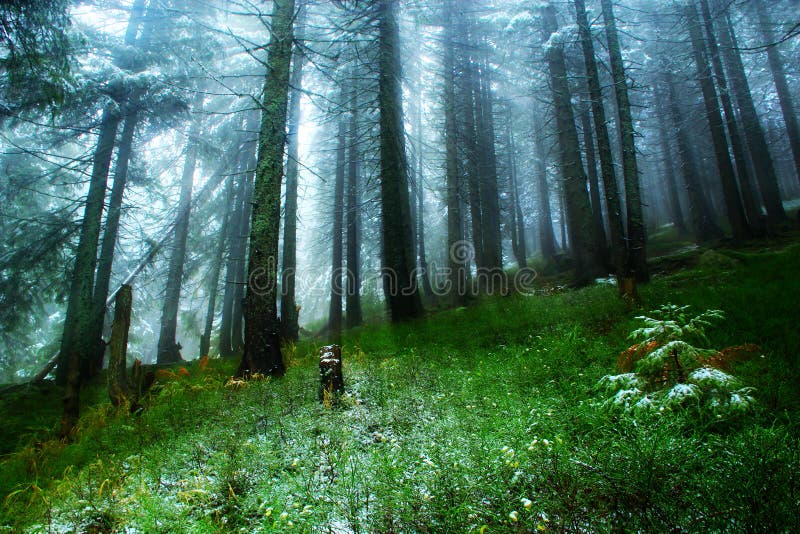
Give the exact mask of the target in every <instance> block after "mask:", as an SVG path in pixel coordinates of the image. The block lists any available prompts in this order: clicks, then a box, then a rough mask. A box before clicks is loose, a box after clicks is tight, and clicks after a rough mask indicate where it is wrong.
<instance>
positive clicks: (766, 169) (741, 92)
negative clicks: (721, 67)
mask: <svg viewBox="0 0 800 534" xmlns="http://www.w3.org/2000/svg"><path fill="white" fill-rule="evenodd" d="M717 20H719V21H720V28H719V42H720V45H721V47H720V48H721V49H722V56H723V58H724V59H725V63H726V66H727V68H728V75H729V76H730V82H731V92H732V94H733V96H734V99H735V100H736V105H737V106H738V107H739V113H740V115H741V119H742V129H743V130H744V135H745V139H746V140H747V146H748V148H749V149H750V158H751V160H752V162H753V166H754V167H755V174H756V179H757V180H758V186H759V189H760V190H761V198H762V199H763V200H764V207H765V208H766V209H767V220H768V222H769V223H770V224H774V223H779V222H782V221H784V220H785V219H786V212H785V211H784V209H783V203H782V202H781V194H780V190H779V189H778V177H777V174H776V173H775V165H774V164H773V162H772V156H771V155H770V152H769V146H768V145H767V138H766V136H765V135H764V128H763V127H762V126H761V121H760V120H759V118H758V113H756V106H755V104H754V103H753V96H752V95H751V94H750V84H749V83H748V81H747V74H746V73H745V71H744V65H743V64H742V58H741V56H740V55H739V51H738V45H737V43H736V34H735V33H734V31H733V26H731V24H730V23H729V21H728V18H727V17H718V19H717Z"/></svg>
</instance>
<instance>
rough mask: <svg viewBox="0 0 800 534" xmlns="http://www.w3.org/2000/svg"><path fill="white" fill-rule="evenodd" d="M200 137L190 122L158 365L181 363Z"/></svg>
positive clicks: (197, 106) (199, 107) (197, 108)
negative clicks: (185, 272) (184, 293)
mask: <svg viewBox="0 0 800 534" xmlns="http://www.w3.org/2000/svg"><path fill="white" fill-rule="evenodd" d="M202 108H203V99H202V96H198V97H197V99H196V100H195V104H194V106H192V110H193V112H195V113H201V112H202ZM199 135H200V118H199V117H197V118H195V119H194V121H193V122H192V126H191V127H190V129H189V134H188V139H187V142H186V159H185V160H184V162H183V174H182V176H181V193H180V199H179V200H178V218H177V222H176V224H175V235H174V236H173V238H172V255H171V256H170V260H169V272H168V273H167V287H166V290H165V291H164V307H163V308H162V310H161V332H160V335H159V337H158V355H157V360H158V363H174V362H179V361H181V359H182V358H181V354H180V348H181V346H180V344H179V343H178V342H177V340H176V338H175V335H176V332H177V329H178V309H179V307H180V301H181V286H182V285H183V268H184V264H185V263H186V239H187V238H188V237H189V214H190V211H191V210H190V206H191V203H192V186H193V185H194V171H195V169H196V167H197V150H198V145H199V139H198V137H199Z"/></svg>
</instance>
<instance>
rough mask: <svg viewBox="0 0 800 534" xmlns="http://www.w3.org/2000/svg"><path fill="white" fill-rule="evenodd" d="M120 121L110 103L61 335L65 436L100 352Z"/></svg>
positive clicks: (59, 375) (95, 158)
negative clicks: (105, 237)
mask: <svg viewBox="0 0 800 534" xmlns="http://www.w3.org/2000/svg"><path fill="white" fill-rule="evenodd" d="M119 122H120V114H119V109H118V106H117V105H116V104H115V103H109V104H107V105H106V107H105V108H104V109H103V115H102V117H101V119H100V132H99V135H98V138H97V145H96V146H95V150H94V155H93V158H92V160H93V161H92V174H91V180H90V181H89V191H88V193H87V195H86V207H85V208H84V211H83V221H82V222H81V233H80V237H79V239H78V249H77V252H76V254H75V266H74V267H73V270H72V284H71V286H70V293H69V301H68V303H67V313H66V317H65V320H64V335H63V337H62V339H61V356H60V360H59V365H58V369H57V372H56V380H57V381H59V382H61V383H66V390H65V393H64V416H63V418H62V420H61V432H62V434H63V435H64V436H68V435H70V433H71V432H72V429H73V428H74V426H75V423H76V422H77V420H78V415H79V412H80V388H81V382H82V379H83V375H84V372H85V365H86V363H87V362H85V359H86V355H88V354H94V353H95V352H96V349H95V347H94V344H96V343H100V340H99V339H93V338H91V336H90V335H89V334H91V332H92V326H93V320H92V319H93V316H94V314H93V309H94V301H93V295H92V290H93V287H94V270H95V266H96V264H97V245H98V240H99V239H100V222H101V218H102V216H103V204H104V199H105V193H106V182H107V181H108V170H109V168H110V166H111V153H112V152H113V151H114V138H115V137H116V133H117V127H118V126H119Z"/></svg>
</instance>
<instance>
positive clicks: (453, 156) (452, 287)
mask: <svg viewBox="0 0 800 534" xmlns="http://www.w3.org/2000/svg"><path fill="white" fill-rule="evenodd" d="M453 7H454V4H453V0H446V2H445V5H444V8H443V11H444V31H443V36H442V47H443V51H444V65H443V68H444V94H443V101H444V142H445V188H446V190H447V251H448V264H447V267H448V275H447V288H448V291H449V294H450V301H451V304H452V305H454V306H456V305H460V304H462V303H463V300H464V297H465V296H466V290H467V276H468V271H467V269H466V266H465V265H464V263H463V262H462V261H460V260H459V258H458V257H457V256H456V254H455V251H456V249H457V248H458V247H459V245H460V244H461V243H463V241H464V231H463V226H464V220H463V216H462V212H461V206H462V199H461V195H460V191H461V188H462V184H461V180H460V176H461V173H460V169H459V164H458V130H457V128H458V122H457V118H456V94H455V43H454V42H453V32H454V21H453Z"/></svg>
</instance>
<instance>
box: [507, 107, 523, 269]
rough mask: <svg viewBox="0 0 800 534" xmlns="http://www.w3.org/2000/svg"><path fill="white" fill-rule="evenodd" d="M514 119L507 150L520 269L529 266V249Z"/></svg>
mask: <svg viewBox="0 0 800 534" xmlns="http://www.w3.org/2000/svg"><path fill="white" fill-rule="evenodd" d="M512 121H513V119H512V116H511V114H509V116H508V122H507V123H506V151H507V152H508V178H509V188H510V191H509V194H510V197H511V248H512V249H513V251H514V257H515V258H516V260H517V266H518V267H519V269H520V270H522V269H527V268H528V250H527V244H526V243H525V219H524V217H523V215H522V206H521V205H520V202H519V187H518V184H517V154H516V152H517V150H516V147H515V145H514V132H513V122H512Z"/></svg>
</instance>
